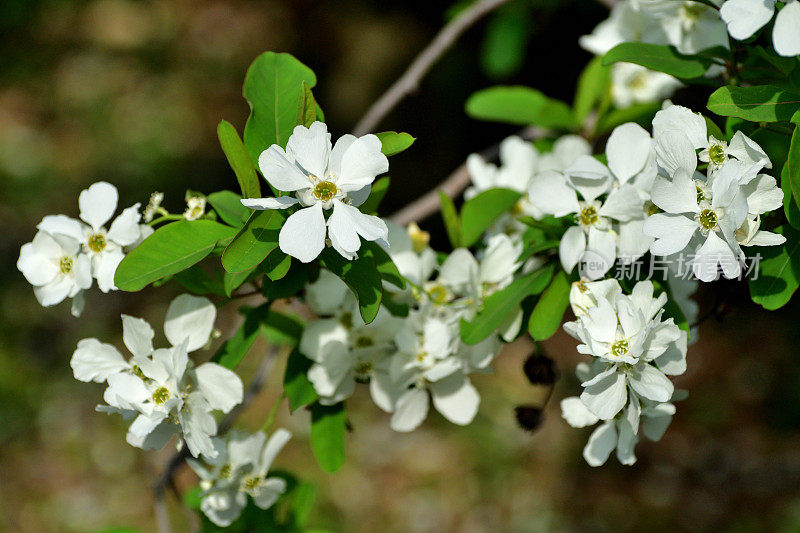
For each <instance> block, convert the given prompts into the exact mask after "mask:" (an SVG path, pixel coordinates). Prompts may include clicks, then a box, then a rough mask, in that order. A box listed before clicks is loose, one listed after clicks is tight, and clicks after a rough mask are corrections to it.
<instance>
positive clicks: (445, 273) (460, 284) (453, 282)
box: [438, 248, 480, 294]
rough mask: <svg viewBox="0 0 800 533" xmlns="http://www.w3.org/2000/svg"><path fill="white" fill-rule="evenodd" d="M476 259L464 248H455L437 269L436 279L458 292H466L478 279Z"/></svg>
mask: <svg viewBox="0 0 800 533" xmlns="http://www.w3.org/2000/svg"><path fill="white" fill-rule="evenodd" d="M479 268H480V267H479V266H478V261H476V260H475V257H474V256H473V255H472V253H471V252H470V251H469V250H467V249H466V248H456V249H455V250H453V252H452V253H451V254H450V255H449V256H447V259H445V260H444V263H442V266H441V267H440V269H439V278H438V281H439V282H440V283H442V284H443V285H445V286H447V287H448V288H450V289H451V290H452V291H454V292H456V293H458V294H467V293H469V292H470V289H471V287H472V286H473V284H474V283H475V280H477V279H478V274H479Z"/></svg>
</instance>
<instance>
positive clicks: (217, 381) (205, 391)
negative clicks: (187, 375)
mask: <svg viewBox="0 0 800 533" xmlns="http://www.w3.org/2000/svg"><path fill="white" fill-rule="evenodd" d="M195 376H196V377H197V388H198V390H199V391H200V393H201V394H202V395H203V396H204V397H205V399H206V401H207V402H208V405H209V407H211V409H217V410H219V411H222V412H223V413H227V412H229V411H230V410H231V409H233V408H234V407H235V406H236V405H238V404H240V403H242V395H243V393H244V387H243V385H242V380H241V379H239V376H238V375H236V373H234V372H231V371H230V370H228V369H227V368H225V367H222V366H220V365H218V364H216V363H204V364H202V365H200V366H198V367H197V370H195Z"/></svg>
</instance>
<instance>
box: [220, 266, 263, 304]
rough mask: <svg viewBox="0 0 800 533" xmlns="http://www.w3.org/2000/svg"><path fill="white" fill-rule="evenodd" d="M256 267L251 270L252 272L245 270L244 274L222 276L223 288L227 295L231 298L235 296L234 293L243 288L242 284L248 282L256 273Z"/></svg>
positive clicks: (232, 273)
mask: <svg viewBox="0 0 800 533" xmlns="http://www.w3.org/2000/svg"><path fill="white" fill-rule="evenodd" d="M255 270H256V269H255V267H253V268H251V269H250V270H245V271H244V272H235V273H234V272H225V273H224V274H223V275H222V286H223V288H224V289H225V295H226V296H228V297H230V296H231V295H232V294H233V291H235V290H236V289H238V288H239V287H241V286H242V283H244V282H245V281H247V279H248V278H249V277H250V276H251V275H252V274H253V272H255Z"/></svg>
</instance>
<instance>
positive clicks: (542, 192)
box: [528, 170, 580, 217]
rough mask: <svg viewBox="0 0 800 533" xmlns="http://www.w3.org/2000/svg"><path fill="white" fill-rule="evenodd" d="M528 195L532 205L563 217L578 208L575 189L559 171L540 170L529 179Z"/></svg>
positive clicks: (576, 210) (575, 211)
mask: <svg viewBox="0 0 800 533" xmlns="http://www.w3.org/2000/svg"><path fill="white" fill-rule="evenodd" d="M528 197H529V200H530V202H531V204H532V205H534V206H535V207H536V208H538V209H540V210H541V211H542V212H544V213H548V214H551V215H553V216H555V217H563V216H564V215H568V214H570V213H577V212H578V211H579V210H580V207H579V205H578V197H577V195H576V194H575V190H574V189H573V188H572V187H570V186H569V185H568V184H567V179H566V178H565V177H564V175H563V174H561V173H560V172H556V171H553V170H548V171H545V172H540V173H539V174H537V175H536V176H534V177H533V179H532V180H531V184H530V187H529V188H528Z"/></svg>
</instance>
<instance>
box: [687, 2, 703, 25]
mask: <svg viewBox="0 0 800 533" xmlns="http://www.w3.org/2000/svg"><path fill="white" fill-rule="evenodd" d="M703 10H704V7H703V6H701V5H700V4H697V3H695V2H685V3H684V4H683V17H684V18H685V19H686V20H687V21H689V22H697V21H698V19H700V15H702V14H703Z"/></svg>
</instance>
